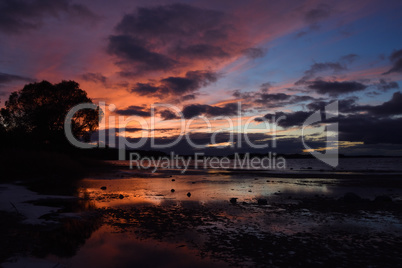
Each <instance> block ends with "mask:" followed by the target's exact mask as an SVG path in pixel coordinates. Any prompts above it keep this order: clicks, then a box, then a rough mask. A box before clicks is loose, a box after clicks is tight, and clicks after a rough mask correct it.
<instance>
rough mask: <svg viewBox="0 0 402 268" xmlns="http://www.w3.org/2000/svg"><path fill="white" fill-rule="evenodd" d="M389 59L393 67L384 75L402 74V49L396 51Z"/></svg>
mask: <svg viewBox="0 0 402 268" xmlns="http://www.w3.org/2000/svg"><path fill="white" fill-rule="evenodd" d="M389 59H390V61H391V62H392V63H393V66H392V67H391V69H389V70H388V71H387V72H385V73H383V74H384V75H385V74H390V73H402V49H400V50H397V51H394V52H393V53H392V54H391V56H389Z"/></svg>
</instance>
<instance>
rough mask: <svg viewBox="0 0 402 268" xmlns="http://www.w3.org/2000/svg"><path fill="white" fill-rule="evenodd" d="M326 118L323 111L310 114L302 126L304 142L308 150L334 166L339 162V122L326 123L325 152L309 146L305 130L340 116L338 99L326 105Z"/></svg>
mask: <svg viewBox="0 0 402 268" xmlns="http://www.w3.org/2000/svg"><path fill="white" fill-rule="evenodd" d="M324 114H325V118H324V119H323V118H322V115H321V111H320V110H318V111H315V112H314V113H313V114H312V115H310V116H309V117H308V118H307V119H306V121H304V123H303V127H302V142H303V146H304V148H306V151H308V152H310V153H311V154H312V155H313V156H314V157H315V158H317V159H318V160H320V161H322V162H324V163H326V164H328V165H330V166H332V167H336V166H338V164H339V148H338V144H339V142H338V141H339V137H338V136H339V132H338V123H326V130H325V132H326V134H327V135H326V142H325V152H324V153H320V152H319V151H318V150H317V149H313V148H311V147H310V146H308V145H307V144H306V142H305V136H306V135H305V130H306V128H307V127H310V126H312V125H315V124H318V123H321V122H323V121H326V120H329V121H331V120H330V119H333V118H336V117H338V101H334V102H332V103H330V104H328V105H326V106H325V110H324Z"/></svg>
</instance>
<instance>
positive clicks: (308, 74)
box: [295, 62, 347, 85]
mask: <svg viewBox="0 0 402 268" xmlns="http://www.w3.org/2000/svg"><path fill="white" fill-rule="evenodd" d="M346 69H347V68H346V67H345V65H343V64H341V63H339V62H317V63H314V64H313V65H311V67H310V69H308V70H307V71H305V72H304V76H303V77H302V78H301V79H299V81H297V82H296V83H295V85H302V84H306V83H307V82H308V81H309V80H310V79H312V78H314V77H315V76H316V74H318V73H320V72H326V71H331V72H333V73H337V72H341V71H344V70H346Z"/></svg>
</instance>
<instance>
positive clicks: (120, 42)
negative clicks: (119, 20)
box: [107, 35, 176, 75]
mask: <svg viewBox="0 0 402 268" xmlns="http://www.w3.org/2000/svg"><path fill="white" fill-rule="evenodd" d="M107 51H108V52H109V53H110V54H112V55H116V56H118V57H119V58H120V59H121V61H120V62H118V64H120V65H121V64H127V63H128V64H130V63H135V64H136V68H137V69H138V72H143V71H154V70H168V69H170V68H172V66H173V65H174V64H176V61H175V60H173V59H171V58H169V57H168V56H165V55H163V54H160V53H157V52H153V51H151V50H149V49H148V48H146V45H145V42H144V41H143V40H139V39H137V38H134V37H131V36H129V35H114V36H110V37H109V45H108V48H107ZM126 74H129V72H126ZM131 75H136V73H131Z"/></svg>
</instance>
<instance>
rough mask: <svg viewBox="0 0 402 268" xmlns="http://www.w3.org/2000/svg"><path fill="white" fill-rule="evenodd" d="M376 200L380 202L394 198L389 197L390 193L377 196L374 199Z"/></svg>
mask: <svg viewBox="0 0 402 268" xmlns="http://www.w3.org/2000/svg"><path fill="white" fill-rule="evenodd" d="M374 202H378V203H380V202H381V203H383V202H392V198H391V197H389V196H388V195H380V196H376V198H375V199H374Z"/></svg>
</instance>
